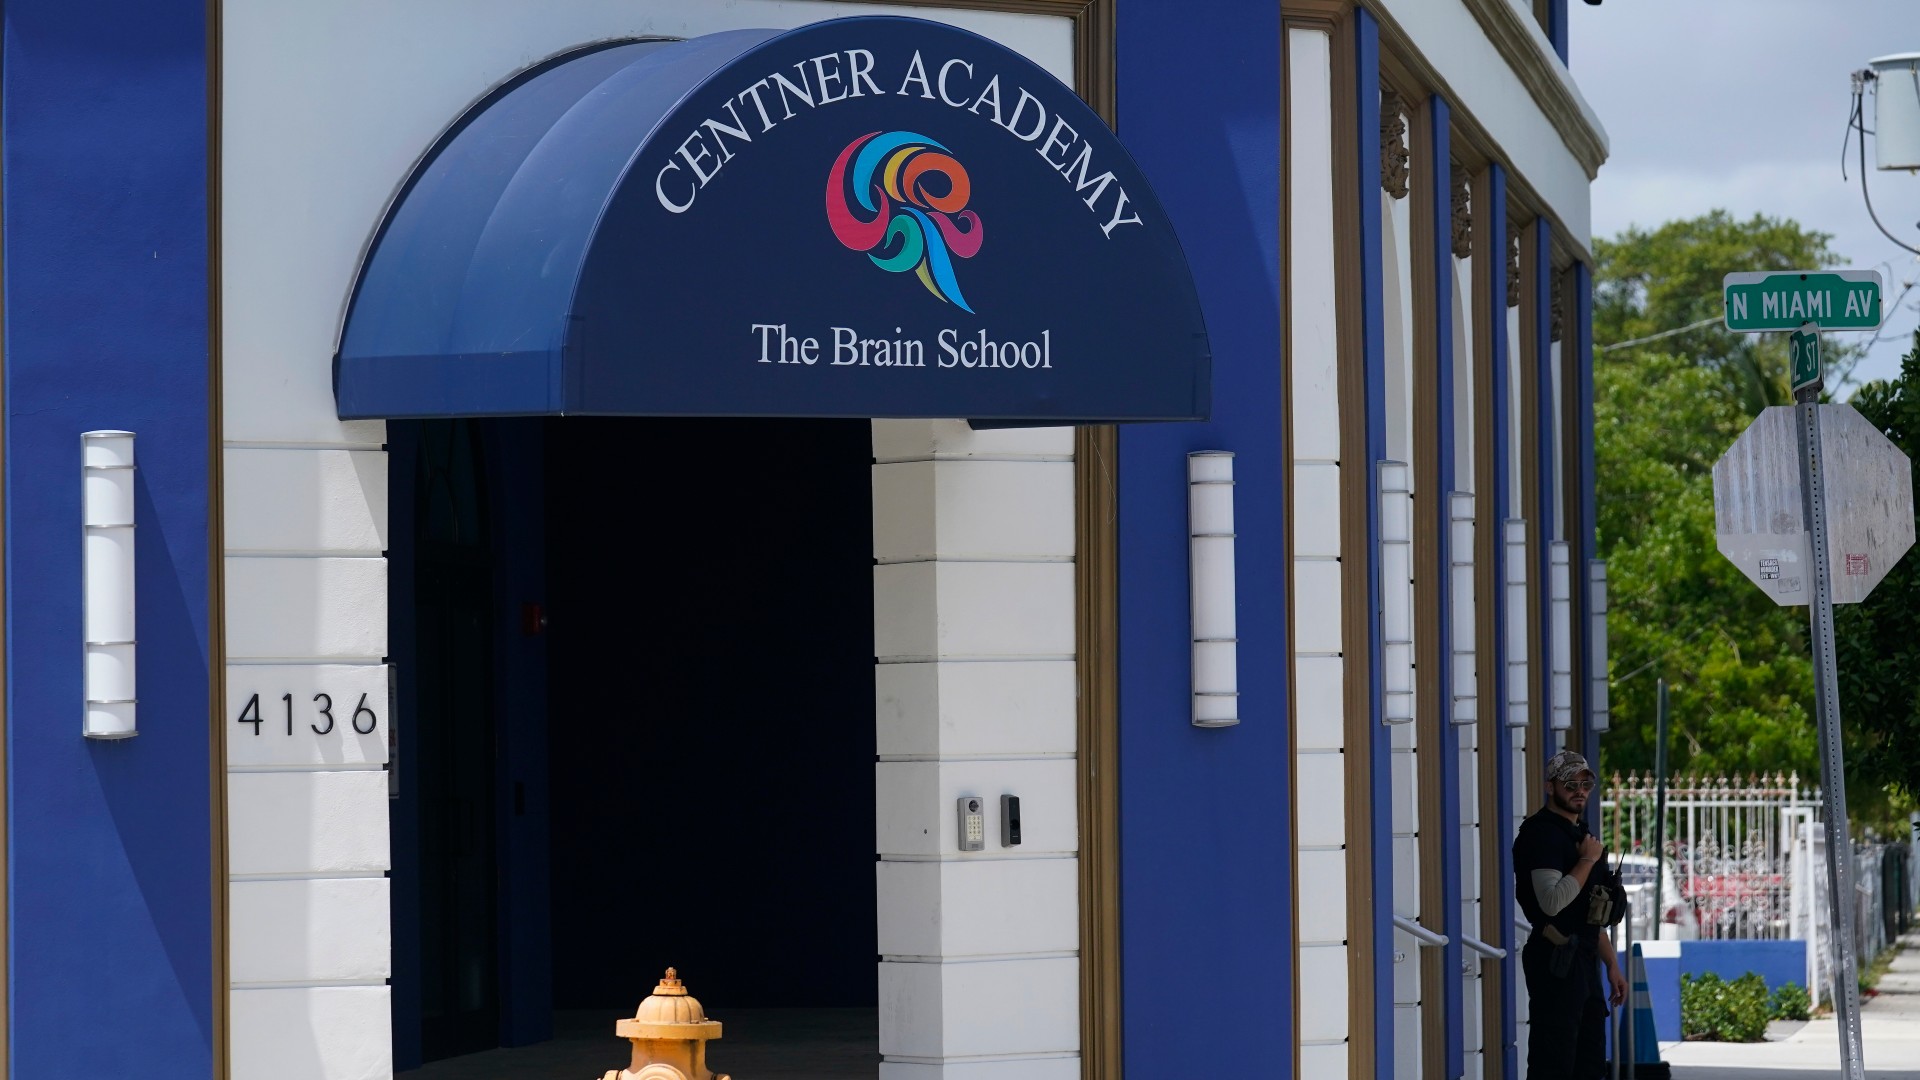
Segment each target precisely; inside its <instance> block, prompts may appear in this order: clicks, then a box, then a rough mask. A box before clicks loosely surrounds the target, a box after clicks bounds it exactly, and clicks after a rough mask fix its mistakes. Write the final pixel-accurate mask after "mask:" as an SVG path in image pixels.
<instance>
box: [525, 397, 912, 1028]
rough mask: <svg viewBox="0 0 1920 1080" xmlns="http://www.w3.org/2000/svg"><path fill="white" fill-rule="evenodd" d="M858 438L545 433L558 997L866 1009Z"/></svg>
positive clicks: (822, 426)
mask: <svg viewBox="0 0 1920 1080" xmlns="http://www.w3.org/2000/svg"><path fill="white" fill-rule="evenodd" d="M870 447H871V437H870V435H869V429H868V425H867V423H866V422H865V421H856V422H845V421H842V422H832V421H818V420H807V421H797V420H796V421H774V420H700V421H652V422H641V423H636V422H632V421H605V420H593V419H588V420H584V421H574V420H567V421H562V422H560V423H556V424H554V425H553V426H552V427H551V428H550V430H549V443H548V455H547V483H548V489H547V490H548V500H547V507H548V512H547V550H548V553H549V564H548V565H549V569H548V574H549V582H550V587H551V592H552V596H553V631H552V645H551V648H552V656H553V683H552V692H551V696H550V698H549V700H550V702H551V707H550V710H549V720H548V723H549V729H548V730H549V736H548V739H549V746H550V747H551V753H552V770H553V777H554V785H553V804H552V813H553V837H554V842H553V926H554V937H553V950H554V998H555V1004H556V1005H557V1006H559V1007H560V1008H600V1007H614V1008H625V1009H628V1010H631V1009H632V1007H633V1006H634V1004H635V1003H636V1002H637V1001H638V1000H639V998H640V997H643V996H645V993H646V991H647V990H648V989H650V988H651V987H652V985H653V980H654V979H656V978H657V977H658V976H659V974H660V971H661V970H662V969H664V968H665V967H667V966H668V965H669V964H671V965H674V966H676V967H678V968H679V969H680V971H681V973H682V974H683V975H684V976H685V977H686V979H687V980H688V981H689V983H690V985H691V986H692V987H693V989H694V992H695V993H696V994H697V995H699V996H700V997H701V999H702V1000H703V1001H705V1002H707V1003H708V1004H709V1005H717V1004H719V1003H722V1002H724V1003H727V1004H730V1005H735V1006H772V1005H793V1004H802V1003H806V1004H812V1005H819V1006H826V1005H871V1004H873V1003H874V1001H875V995H876V990H875V974H874V971H875V969H874V956H875V944H874V918H875V914H874V903H875V902H874V878H873V861H874V855H873V806H874V790H873V755H874V715H873V559H872V555H871V552H872V550H873V538H872V525H871V522H872V508H871V498H872V496H871V479H870V477H871V465H870V463H871V460H872V452H871V449H870Z"/></svg>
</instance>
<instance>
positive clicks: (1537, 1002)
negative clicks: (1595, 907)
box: [1513, 807, 1607, 1080]
mask: <svg viewBox="0 0 1920 1080" xmlns="http://www.w3.org/2000/svg"><path fill="white" fill-rule="evenodd" d="M1586 835H1587V826H1586V823H1585V822H1584V821H1581V822H1573V821H1568V820H1567V819H1566V818H1564V817H1561V816H1560V815H1559V814H1556V813H1554V812H1553V810H1552V809H1551V808H1546V807H1543V808H1541V809H1539V810H1536V811H1535V812H1534V813H1533V814H1532V816H1530V817H1528V818H1527V820H1526V821H1524V822H1522V823H1521V825H1520V832H1519V834H1518V835H1517V836H1515V837H1514V838H1513V876H1514V891H1515V899H1517V900H1518V901H1519V903H1520V910H1521V911H1522V912H1524V913H1525V914H1526V917H1527V922H1528V923H1530V924H1532V926H1533V934H1532V935H1531V936H1530V937H1528V938H1527V943H1526V945H1525V946H1524V947H1523V948H1522V949H1521V950H1520V967H1521V970H1522V971H1524V972H1525V973H1526V977H1527V1015H1528V1021H1529V1024H1530V1028H1529V1032H1528V1037H1527V1076H1528V1077H1529V1078H1530V1080H1595V1078H1597V1077H1600V1076H1603V1075H1604V1074H1605V1072H1606V1034H1605V1025H1606V1018H1607V998H1606V991H1605V990H1603V989H1602V988H1601V984H1600V966H1599V952H1598V948H1599V938H1600V928H1599V927H1597V926H1592V925H1589V924H1588V922H1587V908H1588V904H1589V903H1590V901H1591V898H1592V894H1593V889H1594V886H1595V885H1597V884H1598V883H1599V882H1600V879H1601V876H1602V874H1601V872H1600V871H1601V867H1600V866H1598V865H1596V866H1595V867H1594V868H1593V870H1592V871H1590V872H1589V873H1588V875H1587V883H1586V885H1585V886H1584V887H1583V888H1582V889H1581V890H1580V894H1579V895H1578V896H1575V897H1574V898H1573V901H1572V902H1571V903H1569V904H1568V905H1567V906H1566V907H1563V908H1561V909H1560V910H1559V911H1558V912H1556V913H1555V914H1553V915H1548V914H1547V913H1546V911H1545V910H1543V909H1542V908H1541V907H1540V898H1539V896H1538V894H1536V893H1535V892H1534V888H1533V872H1534V871H1535V870H1557V871H1559V872H1560V873H1562V874H1564V873H1567V872H1568V871H1570V870H1572V869H1573V868H1574V864H1576V863H1577V862H1579V861H1580V854H1579V844H1580V840H1581V838H1582V837H1584V836H1586ZM1549 926H1551V927H1553V928H1554V929H1556V930H1558V931H1559V932H1560V933H1561V934H1564V935H1565V936H1566V937H1567V938H1570V939H1572V941H1571V944H1570V945H1567V946H1556V945H1555V944H1554V943H1553V942H1552V941H1550V940H1548V937H1547V934H1546V932H1545V931H1546V928H1547V927H1549ZM1557 949H1561V950H1564V952H1563V954H1562V956H1561V960H1562V961H1563V964H1560V965H1556V964H1555V963H1554V953H1555V952H1556V950H1557ZM1556 967H1562V968H1563V973H1562V974H1555V972H1554V968H1556Z"/></svg>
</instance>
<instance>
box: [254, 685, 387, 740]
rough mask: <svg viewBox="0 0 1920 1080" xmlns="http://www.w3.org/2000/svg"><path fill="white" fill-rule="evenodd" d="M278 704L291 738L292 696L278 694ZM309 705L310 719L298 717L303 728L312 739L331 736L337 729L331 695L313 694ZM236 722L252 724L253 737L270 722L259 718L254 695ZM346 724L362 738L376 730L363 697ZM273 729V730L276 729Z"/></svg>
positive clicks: (374, 718) (375, 719)
mask: <svg viewBox="0 0 1920 1080" xmlns="http://www.w3.org/2000/svg"><path fill="white" fill-rule="evenodd" d="M280 701H281V704H282V705H284V706H285V710H286V725H287V734H288V735H292V734H293V722H294V716H293V695H292V694H281V695H280ZM311 705H312V706H313V710H312V714H311V716H303V717H301V719H302V720H305V721H306V722H307V725H306V726H307V728H308V730H310V731H312V732H313V733H314V734H315V735H330V734H332V733H333V730H334V728H335V727H336V726H337V725H336V724H335V722H334V715H333V712H334V705H333V695H331V694H315V695H313V701H312V702H311ZM238 722H239V723H242V724H252V725H253V733H254V734H255V735H258V734H260V729H261V727H262V726H263V725H265V724H267V723H269V722H270V721H269V720H268V719H267V718H266V717H265V716H262V715H261V714H260V695H259V694H255V695H253V696H252V697H250V698H248V699H247V707H246V708H244V709H241V710H240V719H239V721H238ZM347 723H348V724H350V725H352V727H353V730H354V731H356V732H358V733H360V734H362V735H371V734H373V732H374V729H375V728H377V727H379V726H380V717H379V716H378V715H376V714H375V713H374V711H373V709H372V708H371V707H369V706H368V705H367V695H366V694H361V695H360V703H359V704H358V705H355V706H354V707H353V712H352V714H351V715H349V716H348V718H347ZM275 726H276V727H277V726H278V725H275Z"/></svg>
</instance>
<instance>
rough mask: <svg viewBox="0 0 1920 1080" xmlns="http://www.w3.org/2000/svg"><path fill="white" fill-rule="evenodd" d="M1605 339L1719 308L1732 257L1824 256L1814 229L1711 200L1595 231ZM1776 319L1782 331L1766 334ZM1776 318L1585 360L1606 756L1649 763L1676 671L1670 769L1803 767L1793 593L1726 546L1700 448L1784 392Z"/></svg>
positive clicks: (1803, 689) (1738, 265)
mask: <svg viewBox="0 0 1920 1080" xmlns="http://www.w3.org/2000/svg"><path fill="white" fill-rule="evenodd" d="M1595 255H1596V260H1597V270H1596V275H1595V286H1594V289H1595V303H1594V325H1595V329H1594V339H1595V341H1596V342H1597V343H1598V344H1600V345H1601V346H1605V345H1606V344H1608V343H1612V342H1620V341H1626V340H1631V339H1634V338H1639V337H1645V336H1648V335H1650V334H1654V333H1657V332H1659V331H1662V330H1666V329H1671V328H1674V327H1679V326H1685V325H1687V324H1689V323H1692V322H1695V321H1698V320H1700V319H1703V318H1707V317H1710V316H1713V315H1716V314H1718V312H1719V310H1720V279H1721V277H1722V276H1723V275H1724V274H1726V273H1727V272H1728V271H1730V270H1744V269H1769V268H1775V269H1789V268H1796V267H1807V266H1819V265H1827V264H1830V263H1831V262H1832V261H1833V254H1832V252H1831V251H1829V250H1828V248H1827V237H1826V236H1825V235H1824V234H1821V233H1817V232H1812V231H1809V230H1806V229H1802V228H1801V227H1800V226H1798V225H1796V224H1794V223H1793V222H1790V221H1780V220H1775V219H1770V218H1764V217H1755V218H1753V219H1751V220H1749V221H1746V222H1737V221H1735V220H1733V218H1731V217H1730V216H1729V215H1727V214H1726V213H1724V212H1721V211H1716V212H1714V213H1710V214H1707V215H1704V216H1702V217H1698V218H1694V219H1691V220H1687V221H1676V222H1670V223H1668V224H1666V225H1663V226H1661V227H1660V228H1658V229H1654V230H1651V231H1646V230H1639V229H1629V230H1628V231H1626V232H1625V233H1623V234H1621V235H1620V236H1619V237H1617V238H1615V239H1614V240H1611V241H1608V240H1601V241H1598V242H1596V244H1595ZM1775 337H1778V338H1779V340H1774V338H1775ZM1786 370H1787V354H1786V345H1785V340H1784V335H1748V334H1730V333H1728V332H1727V331H1726V330H1725V329H1724V328H1723V327H1720V326H1706V327H1701V328H1698V329H1694V330H1689V331H1686V332H1685V333H1682V334H1677V335H1673V336H1671V337H1667V338H1662V339H1660V340H1657V341H1652V342H1648V343H1646V344H1645V345H1643V346H1636V347H1629V348H1622V349H1613V350H1608V351H1604V352H1599V353H1597V354H1596V356H1595V363H1594V427H1595V435H1594V439H1595V448H1594V450H1595V470H1596V473H1597V480H1598V492H1597V496H1598V514H1599V521H1598V527H1599V533H1600V537H1599V547H1600V555H1601V557H1602V558H1604V559H1606V560H1607V578H1608V586H1609V593H1610V598H1609V604H1610V609H1609V612H1608V635H1609V645H1610V650H1611V653H1612V673H1613V684H1612V690H1611V699H1612V706H1613V728H1612V731H1611V732H1610V733H1609V734H1608V736H1607V741H1606V765H1607V767H1608V768H1609V770H1612V769H1622V770H1625V769H1650V768H1652V767H1653V763H1654V731H1655V708H1656V706H1655V700H1656V680H1658V679H1660V678H1663V677H1664V678H1666V679H1667V680H1668V682H1669V683H1670V684H1671V686H1672V688H1673V689H1672V695H1671V708H1672V712H1671V717H1670V719H1671V724H1672V728H1671V730H1672V736H1671V740H1670V744H1669V754H1670V759H1669V760H1670V762H1671V767H1672V769H1673V771H1675V772H1678V773H1685V772H1696V773H1716V774H1736V773H1738V774H1751V773H1755V772H1765V773H1774V772H1782V771H1784V772H1798V773H1799V774H1800V776H1801V778H1802V780H1803V781H1804V782H1809V783H1810V782H1811V781H1812V779H1813V777H1814V776H1815V775H1816V773H1817V765H1818V759H1817V756H1816V739H1815V735H1814V727H1813V722H1812V716H1811V712H1810V709H1811V704H1812V701H1813V664H1812V660H1811V658H1810V656H1809V654H1808V651H1807V637H1806V616H1805V613H1804V609H1798V608H1782V607H1780V606H1778V605H1776V604H1774V603H1773V602H1772V601H1771V600H1770V599H1768V598H1767V597H1766V595H1765V594H1763V593H1762V592H1761V591H1760V590H1759V589H1757V588H1755V587H1754V586H1753V585H1752V584H1751V583H1750V582H1748V581H1747V579H1746V578H1745V577H1744V576H1742V575H1741V573H1740V572H1739V571H1738V570H1737V569H1735V568H1734V566H1733V565H1732V564H1731V563H1729V562H1727V560H1726V559H1724V558H1722V557H1721V555H1720V552H1719V550H1718V548H1717V547H1716V545H1715V541H1714V521H1713V464H1714V462H1715V461H1717V460H1719V458H1720V455H1721V454H1723V453H1725V452H1726V449H1727V447H1728V446H1730V445H1732V444H1733V441H1734V439H1736V438H1738V437H1739V434H1740V432H1741V431H1743V430H1745V428H1746V426H1747V424H1748V423H1749V422H1750V421H1751V420H1752V418H1753V416H1754V415H1755V414H1756V413H1757V412H1758V411H1759V410H1760V409H1761V408H1764V407H1766V406H1767V405H1768V404H1772V403H1775V402H1777V401H1785V400H1788V399H1789V395H1788V392H1787V380H1786Z"/></svg>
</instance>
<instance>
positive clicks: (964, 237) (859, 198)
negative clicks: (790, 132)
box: [827, 131, 981, 312]
mask: <svg viewBox="0 0 1920 1080" xmlns="http://www.w3.org/2000/svg"><path fill="white" fill-rule="evenodd" d="M946 150H947V148H946V147H944V146H942V145H940V144H939V143H937V142H935V141H934V140H932V139H929V138H927V137H926V136H925V135H916V134H914V133H913V132H911V131H888V132H879V131H875V132H871V133H869V134H866V135H862V136H860V137H859V138H857V139H855V140H853V141H852V142H851V143H848V144H847V148H846V149H845V150H842V151H840V156H839V157H838V158H836V159H835V160H834V163H833V172H832V173H830V174H829V175H828V177H827V221H828V222H829V223H830V224H831V225H832V226H833V235H834V236H835V237H836V238H837V239H838V240H839V241H840V242H841V243H842V244H844V245H846V246H847V247H848V248H850V249H852V250H854V251H863V252H866V254H867V257H868V258H869V259H872V260H873V265H875V266H877V267H879V268H880V269H882V270H886V271H890V272H892V273H895V274H904V273H906V272H907V271H909V270H911V271H912V272H913V273H914V274H915V275H916V276H917V277H919V279H920V283H921V284H922V285H925V286H926V287H927V291H928V292H930V293H932V294H933V295H935V296H937V297H939V298H940V299H942V300H945V301H947V302H948V303H950V304H953V305H955V306H957V307H959V308H960V309H961V310H962V311H966V312H972V311H973V308H972V307H970V306H968V304H967V300H966V297H964V296H962V295H961V293H960V282H959V279H957V278H955V277H954V275H953V259H954V257H955V256H958V257H960V258H962V259H971V258H973V256H974V254H975V253H976V252H978V251H979V250H980V238H981V233H980V215H978V214H976V213H974V212H973V211H971V210H968V209H967V208H966V207H967V198H968V196H970V195H971V194H972V193H973V186H972V183H971V182H970V181H969V180H968V179H967V170H966V168H965V167H964V166H962V165H961V164H960V163H959V162H958V161H956V160H954V158H953V156H952V155H950V154H948V153H947V152H946ZM849 193H851V194H852V196H853V198H854V200H855V201H856V202H857V203H858V205H859V207H860V209H861V210H864V211H866V212H867V213H868V214H871V215H872V216H871V217H864V216H862V215H861V214H860V213H859V211H856V210H855V209H854V206H853V205H852V204H850V203H849V202H848V201H847V196H848V194H849Z"/></svg>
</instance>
